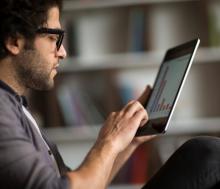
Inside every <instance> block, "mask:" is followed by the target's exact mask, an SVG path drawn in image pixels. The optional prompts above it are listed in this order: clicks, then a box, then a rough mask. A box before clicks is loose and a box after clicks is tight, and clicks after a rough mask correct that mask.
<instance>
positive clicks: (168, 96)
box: [136, 39, 200, 136]
mask: <svg viewBox="0 0 220 189" xmlns="http://www.w3.org/2000/svg"><path fill="white" fill-rule="evenodd" d="M199 42H200V40H199V39H196V40H192V41H189V42H187V43H184V44H182V45H179V46H177V47H174V48H172V49H168V50H167V52H166V54H165V57H164V60H163V62H162V64H161V66H160V69H159V72H158V74H157V77H156V80H155V83H154V87H153V90H152V93H151V96H150V99H149V100H148V102H147V106H146V109H147V112H148V116H149V119H148V122H147V123H146V124H145V125H144V126H143V127H140V128H139V129H138V131H137V134H136V136H141V135H148V134H159V133H164V132H166V130H167V126H168V124H169V121H170V118H171V116H172V113H173V110H174V108H175V105H176V102H177V99H178V97H179V94H180V92H181V89H182V86H183V83H184V81H185V79H186V76H187V74H188V72H189V69H190V66H191V64H192V61H193V58H194V56H195V52H196V50H197V48H198V46H199Z"/></svg>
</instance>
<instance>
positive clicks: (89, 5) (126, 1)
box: [63, 0, 198, 11]
mask: <svg viewBox="0 0 220 189" xmlns="http://www.w3.org/2000/svg"><path fill="white" fill-rule="evenodd" d="M193 1H198V0H111V1H108V0H90V1H86V0H84V1H83V0H82V1H79V0H76V1H72V0H65V1H64V7H63V9H64V11H74V10H84V9H97V8H107V7H119V6H131V5H140V4H155V3H181V2H193Z"/></svg>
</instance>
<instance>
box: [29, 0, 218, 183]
mask: <svg viewBox="0 0 220 189" xmlns="http://www.w3.org/2000/svg"><path fill="white" fill-rule="evenodd" d="M213 7H215V8H214V9H215V11H213ZM218 7H220V2H218V1H217V0H209V1H208V0H200V1H199V0H112V1H107V0H90V1H86V0H82V1H79V0H75V1H73V0H64V12H63V17H62V25H63V27H64V29H65V30H66V38H65V41H64V45H65V48H66V49H67V52H68V54H69V56H68V58H67V59H65V60H63V61H62V62H61V65H60V68H59V69H60V70H59V71H60V72H59V74H58V76H57V77H56V81H55V83H56V86H55V88H54V89H53V90H51V91H49V92H33V93H31V95H30V96H31V97H30V98H31V99H33V100H32V102H33V104H32V105H33V106H32V107H33V112H34V115H35V116H36V118H37V119H38V120H39V121H38V122H39V123H40V125H41V126H42V127H44V128H45V131H46V132H47V134H48V135H49V137H50V138H51V139H52V140H53V141H55V142H56V143H57V144H58V147H59V148H60V151H61V153H63V154H64V159H65V161H66V162H67V164H69V165H70V166H71V167H73V168H74V167H77V166H78V165H79V164H80V163H81V161H82V159H83V158H84V156H85V154H86V153H87V152H88V150H89V148H90V147H91V146H92V144H93V142H94V141H95V139H96V137H97V134H98V131H99V129H100V126H101V125H102V123H101V122H102V121H103V120H104V119H105V118H106V116H107V115H108V113H110V112H111V111H117V110H118V109H120V108H121V107H122V105H123V104H125V102H126V101H128V100H129V99H131V98H137V97H138V96H139V94H140V93H141V92H142V91H143V90H144V88H145V86H146V85H147V84H150V85H152V84H153V82H154V79H155V76H156V73H157V69H158V67H159V64H160V63H161V61H162V58H163V55H164V53H165V51H166V49H168V48H170V47H173V46H175V45H178V44H180V43H182V42H185V41H188V40H191V39H193V38H196V37H199V38H200V39H201V42H202V43H201V46H200V48H199V50H198V53H197V54H196V58H195V61H194V63H193V66H192V69H191V71H190V74H189V77H188V79H187V81H186V84H185V86H184V88H183V92H182V94H181V96H180V99H179V101H178V104H177V108H176V110H175V113H174V116H173V119H172V121H171V123H170V130H169V131H168V133H167V135H166V136H167V138H169V137H170V138H175V137H176V138H178V137H181V136H195V135H200V134H211V135H218V134H219V133H220V107H218V104H220V100H219V96H220V89H218V87H216V86H218V85H219V84H218V81H219V80H220V75H219V73H218V70H220V64H219V62H220V43H218V41H217V38H218V34H220V32H219V31H220V29H219V28H218V24H219V22H220V16H219V21H218V19H217V18H218V15H217V14H216V12H218V11H216V9H217V10H220V8H219V9H218ZM219 12H220V11H219ZM212 13H215V14H212ZM219 38H220V35H219ZM62 87H64V88H63V89H62V92H63V93H61V94H60V96H61V97H62V100H64V101H65V100H66V101H65V102H64V103H66V104H68V105H71V107H69V109H66V110H64V109H65V108H64V109H62V108H61V105H60V102H59V97H58V94H57V91H60V90H61V88H62ZM77 91H79V92H80V93H78V92H77ZM88 94H89V95H88ZM90 94H91V95H90ZM73 96H74V97H73ZM76 96H81V97H82V96H84V98H80V97H78V98H76ZM68 99H69V100H68ZM73 101H74V103H73ZM85 102H86V103H85ZM80 103H81V104H82V105H80ZM88 104H90V105H91V107H93V109H91V108H90V110H88V108H86V107H88ZM73 105H75V107H78V109H72V108H73V107H72V106H73ZM83 109H87V111H86V112H84V114H86V116H87V118H86V119H85V120H83V119H81V120H77V121H78V122H74V124H71V123H73V120H69V122H68V124H67V120H66V119H65V117H64V114H65V112H68V114H69V115H68V117H69V118H76V117H74V115H78V117H77V118H81V117H82V114H77V113H79V112H81V111H82V110H83ZM93 110H94V111H93ZM73 112H75V113H73ZM89 112H92V113H94V112H101V113H102V114H101V116H102V120H101V121H100V120H99V121H97V120H95V121H94V120H90V118H89V117H88V113H89ZM65 115H67V114H65ZM92 115H94V114H92ZM67 119H68V118H67ZM88 120H89V121H88ZM165 138H166V137H165ZM175 142H176V140H175ZM170 143H172V141H171V142H170ZM72 152H74V156H72V154H70V153H72ZM73 161H74V162H73ZM123 182H124V181H123ZM125 182H126V181H125ZM128 183H129V182H128Z"/></svg>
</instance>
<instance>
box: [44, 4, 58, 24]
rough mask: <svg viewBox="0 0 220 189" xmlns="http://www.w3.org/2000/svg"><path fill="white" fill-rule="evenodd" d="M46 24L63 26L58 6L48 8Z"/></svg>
mask: <svg viewBox="0 0 220 189" xmlns="http://www.w3.org/2000/svg"><path fill="white" fill-rule="evenodd" d="M46 25H47V27H48V28H61V25H60V12H59V9H58V8H57V7H52V8H50V9H49V10H48V19H47V24H46Z"/></svg>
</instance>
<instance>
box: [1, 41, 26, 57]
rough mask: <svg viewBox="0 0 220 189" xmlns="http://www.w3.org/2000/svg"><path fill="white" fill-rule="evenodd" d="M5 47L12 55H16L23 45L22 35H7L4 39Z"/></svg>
mask: <svg viewBox="0 0 220 189" xmlns="http://www.w3.org/2000/svg"><path fill="white" fill-rule="evenodd" d="M5 47H6V49H7V50H8V51H9V52H10V53H11V54H12V55H17V54H19V53H20V52H21V50H22V49H23V47H24V38H22V37H16V38H12V37H9V38H8V39H7V40H6V41H5Z"/></svg>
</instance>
